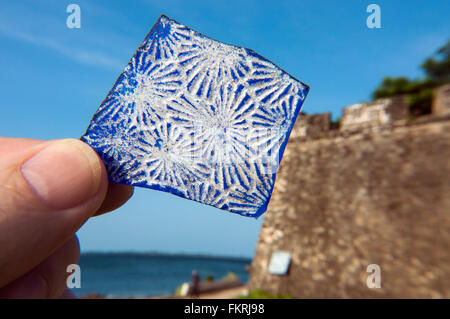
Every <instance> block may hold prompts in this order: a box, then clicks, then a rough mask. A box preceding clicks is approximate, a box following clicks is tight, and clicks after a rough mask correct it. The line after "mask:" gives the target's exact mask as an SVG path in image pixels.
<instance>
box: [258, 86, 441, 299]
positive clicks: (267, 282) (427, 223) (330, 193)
mask: <svg viewBox="0 0 450 319" xmlns="http://www.w3.org/2000/svg"><path fill="white" fill-rule="evenodd" d="M432 109H433V114H431V115H427V116H423V117H420V118H418V119H416V120H413V121H411V120H407V111H406V110H407V107H406V105H405V97H396V98H394V99H383V100H378V101H375V102H372V103H366V104H357V105H353V106H350V107H347V108H345V109H344V111H343V116H342V119H341V125H340V127H339V128H335V129H332V127H333V126H332V125H331V121H330V114H329V113H325V114H316V115H301V116H300V117H299V119H298V120H297V123H296V124H295V127H294V129H293V132H292V134H291V138H290V140H289V143H288V146H287V148H286V151H285V154H284V157H283V159H282V162H281V166H280V169H279V172H278V175H277V180H276V183H275V189H274V192H273V195H272V199H271V202H270V204H269V208H268V211H267V212H266V214H265V220H264V223H263V226H262V228H261V231H260V235H259V240H258V244H257V249H256V253H255V257H254V259H253V262H252V266H251V270H250V280H249V288H250V289H256V288H261V289H264V290H266V291H267V292H269V293H281V294H290V295H292V296H294V297H297V298H355V297H358V298H373V297H375V298H376V297H380V298H388V297H396V298H398V297H405V298H422V297H423V298H441V297H444V298H450V85H447V86H444V87H441V88H439V89H438V90H436V92H435V98H434V101H433V108H432ZM276 250H283V251H289V252H291V254H292V257H291V262H290V267H289V271H288V273H287V274H286V275H273V274H270V273H269V272H268V266H269V262H270V258H271V255H272V253H273V252H274V251H276ZM370 264H377V265H379V266H380V269H381V288H372V289H371V288H368V286H367V284H366V280H367V277H368V275H370V273H368V272H366V270H367V266H368V265H370Z"/></svg>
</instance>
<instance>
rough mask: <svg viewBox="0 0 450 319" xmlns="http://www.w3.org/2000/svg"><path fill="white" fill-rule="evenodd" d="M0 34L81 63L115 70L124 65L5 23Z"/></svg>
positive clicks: (98, 54) (97, 53)
mask: <svg viewBox="0 0 450 319" xmlns="http://www.w3.org/2000/svg"><path fill="white" fill-rule="evenodd" d="M0 34H1V35H2V36H6V37H9V38H13V39H16V40H20V41H24V42H27V43H30V44H33V45H38V46H41V47H45V48H48V49H50V50H53V51H55V52H58V53H60V54H62V55H64V56H65V57H67V58H69V59H71V60H73V61H76V62H78V63H81V64H85V65H92V66H98V67H101V68H105V69H113V70H120V69H121V68H123V67H124V64H123V62H121V61H120V60H118V59H114V58H111V57H109V56H107V55H105V54H103V53H101V52H95V51H90V50H84V49H79V48H73V47H69V46H65V45H63V44H61V43H59V42H57V41H55V40H53V39H50V38H46V37H38V36H35V35H32V34H29V33H25V32H21V31H15V30H11V28H7V27H5V26H4V25H0Z"/></svg>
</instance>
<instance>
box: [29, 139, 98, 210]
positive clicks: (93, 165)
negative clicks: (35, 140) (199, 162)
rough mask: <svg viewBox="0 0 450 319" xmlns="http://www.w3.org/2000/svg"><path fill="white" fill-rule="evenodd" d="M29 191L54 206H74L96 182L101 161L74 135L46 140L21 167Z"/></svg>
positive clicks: (92, 191)
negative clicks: (44, 145)
mask: <svg viewBox="0 0 450 319" xmlns="http://www.w3.org/2000/svg"><path fill="white" fill-rule="evenodd" d="M21 171H22V175H23V177H24V178H25V180H26V181H27V183H28V185H29V186H30V187H31V189H32V190H33V192H34V193H35V194H36V195H37V196H38V197H40V198H41V199H42V200H43V201H44V202H45V203H46V204H47V205H49V206H51V207H53V208H55V209H65V208H70V207H75V206H78V205H80V204H81V203H83V202H84V201H86V200H88V199H89V198H91V197H93V196H94V195H95V194H96V193H97V191H98V188H99V186H100V181H101V171H102V168H101V163H100V160H99V158H98V156H97V154H96V153H95V152H94V151H93V150H92V149H91V148H90V147H89V146H88V145H86V144H84V143H83V142H81V141H78V140H74V139H66V140H60V141H56V142H52V143H50V144H49V145H48V146H47V147H45V148H44V149H42V150H41V151H39V152H38V153H37V154H35V155H34V156H33V157H32V158H30V159H28V160H27V161H26V162H25V163H24V164H23V165H22V167H21Z"/></svg>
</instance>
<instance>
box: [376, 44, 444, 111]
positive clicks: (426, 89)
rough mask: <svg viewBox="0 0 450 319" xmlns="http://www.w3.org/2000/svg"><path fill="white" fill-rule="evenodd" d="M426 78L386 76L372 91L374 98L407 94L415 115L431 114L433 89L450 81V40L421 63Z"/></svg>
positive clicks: (410, 108) (409, 104)
mask: <svg viewBox="0 0 450 319" xmlns="http://www.w3.org/2000/svg"><path fill="white" fill-rule="evenodd" d="M421 68H422V70H423V71H424V73H425V78H419V79H414V80H410V79H408V78H406V77H396V78H392V77H385V78H384V79H383V81H382V82H381V84H380V85H379V86H378V87H377V88H376V89H375V91H374V92H373V93H372V98H373V99H379V98H386V97H391V96H395V95H401V94H405V95H407V96H408V100H407V101H408V107H409V112H410V114H411V115H413V116H418V115H423V114H429V113H430V112H431V101H432V98H433V89H434V88H436V87H437V86H439V85H442V84H444V83H448V82H450V41H448V42H447V44H446V45H444V46H443V47H441V48H440V49H439V50H437V52H436V53H435V54H434V55H433V56H432V57H429V58H428V59H426V60H425V61H424V62H423V64H422V65H421Z"/></svg>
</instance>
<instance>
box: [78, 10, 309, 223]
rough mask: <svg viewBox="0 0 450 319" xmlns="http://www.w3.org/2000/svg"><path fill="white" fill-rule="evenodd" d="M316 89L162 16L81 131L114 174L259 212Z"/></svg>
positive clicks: (127, 180) (133, 182) (232, 208)
mask: <svg viewBox="0 0 450 319" xmlns="http://www.w3.org/2000/svg"><path fill="white" fill-rule="evenodd" d="M308 90H309V87H308V86H307V85H305V84H303V83H301V82H300V81H298V80H296V79H295V78H293V77H291V76H290V75H289V74H287V73H286V72H285V71H283V70H281V69H280V68H279V67H277V66H276V65H274V64H273V63H272V62H270V61H268V60H267V59H265V58H263V57H261V56H260V55H258V54H257V53H255V52H254V51H252V50H250V49H245V48H240V47H235V46H231V45H227V44H224V43H221V42H218V41H215V40H212V39H210V38H208V37H206V36H204V35H202V34H200V33H198V32H196V31H193V30H191V29H190V28H188V27H186V26H184V25H181V24H179V23H178V22H176V21H174V20H171V19H169V18H167V17H165V16H161V17H160V18H159V19H158V21H157V22H156V24H155V25H154V26H153V28H152V30H151V31H150V33H149V34H148V35H147V37H146V38H145V40H144V42H143V43H142V45H141V46H140V47H139V49H138V50H137V52H136V53H135V54H134V56H133V57H132V59H131V60H130V62H129V63H128V65H127V66H126V68H125V70H124V72H123V73H122V74H121V75H120V77H119V78H118V80H117V81H116V83H115V85H114V87H113V88H112V89H111V91H110V92H109V93H108V95H107V97H106V99H105V100H104V101H103V103H102V104H101V106H100V107H99V109H98V110H97V112H96V113H95V115H94V117H93V119H92V121H91V123H90V125H89V127H88V129H87V131H86V133H85V135H84V136H83V137H82V140H83V141H85V142H86V143H88V144H89V145H91V146H92V147H93V148H94V149H95V150H96V151H97V152H98V154H99V155H100V156H101V158H102V159H103V161H104V162H105V165H106V167H107V170H108V173H109V178H110V180H111V181H113V182H117V183H123V184H128V185H134V186H143V187H148V188H152V189H157V190H162V191H167V192H170V193H173V194H176V195H179V196H182V197H185V198H188V199H192V200H195V201H198V202H201V203H205V204H208V205H212V206H215V207H218V208H220V209H225V210H228V211H230V212H234V213H238V214H241V215H244V216H253V217H258V216H260V215H261V214H263V213H264V212H265V210H266V209H267V204H268V202H269V199H270V196H271V193H272V189H273V185H274V182H275V174H276V170H277V168H278V166H279V161H280V159H281V157H282V154H283V151H284V148H285V146H286V143H287V140H288V138H289V134H290V131H291V129H292V127H293V125H294V122H295V119H296V118H297V116H298V114H299V112H300V108H301V105H302V103H303V101H304V99H305V97H306V94H307V93H308Z"/></svg>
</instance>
